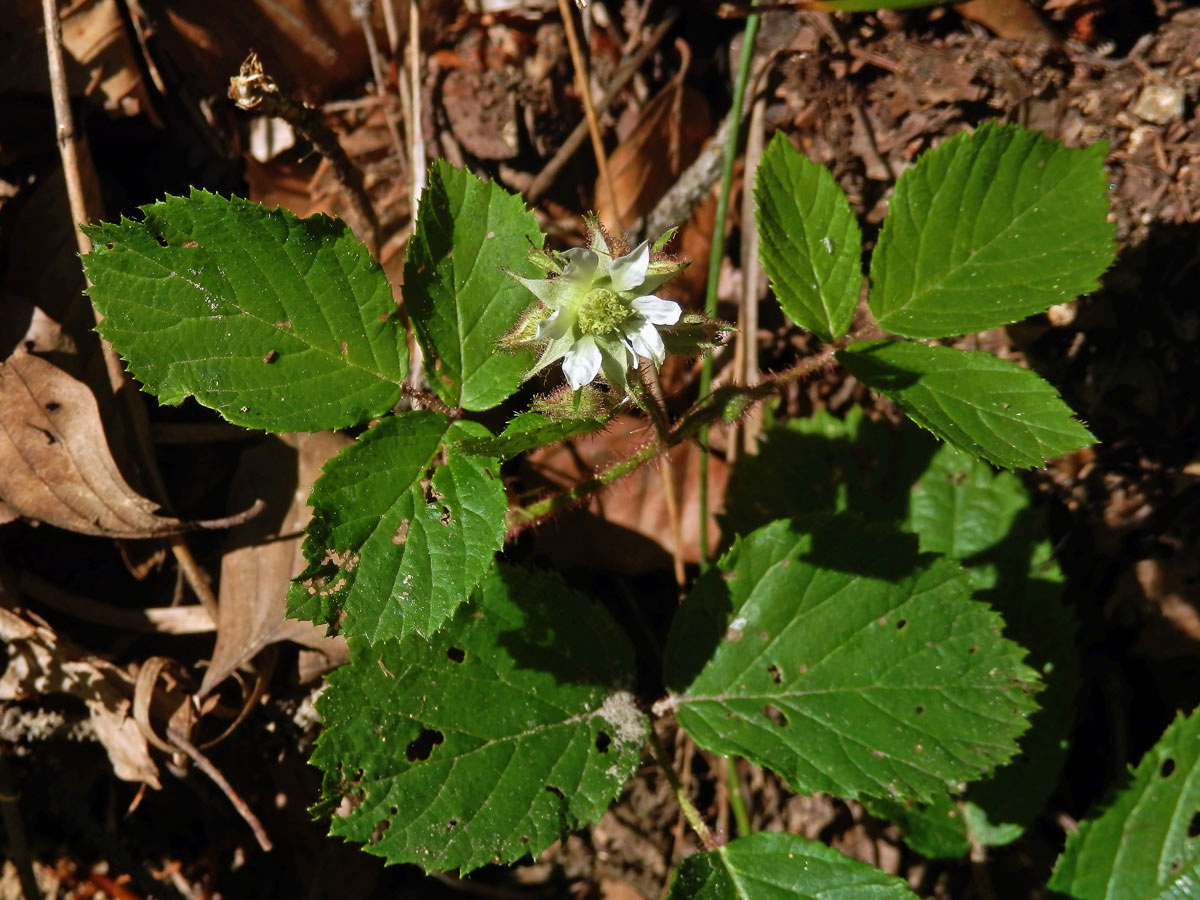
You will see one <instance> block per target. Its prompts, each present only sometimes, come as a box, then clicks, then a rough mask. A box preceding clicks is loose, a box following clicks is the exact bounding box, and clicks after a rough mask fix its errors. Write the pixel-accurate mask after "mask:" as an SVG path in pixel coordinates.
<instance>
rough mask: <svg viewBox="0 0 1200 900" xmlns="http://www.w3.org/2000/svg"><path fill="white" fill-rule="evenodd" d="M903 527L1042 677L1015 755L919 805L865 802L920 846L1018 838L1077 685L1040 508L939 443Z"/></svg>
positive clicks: (963, 847)
mask: <svg viewBox="0 0 1200 900" xmlns="http://www.w3.org/2000/svg"><path fill="white" fill-rule="evenodd" d="M908 526H909V528H911V529H912V530H913V531H914V532H916V533H917V535H918V536H919V539H920V546H921V550H922V551H932V552H935V553H944V554H946V555H948V556H950V557H951V558H953V559H957V560H958V561H959V562H960V563H962V564H963V566H964V567H965V568H966V571H967V575H968V577H969V578H970V579H971V582H972V584H974V586H975V588H976V591H977V593H976V596H977V597H979V598H980V599H985V600H987V601H988V602H990V603H991V605H992V606H993V607H994V608H995V609H996V610H997V611H998V612H1000V613H1001V615H1003V616H1004V622H1005V634H1006V635H1007V636H1008V637H1009V638H1011V639H1012V640H1014V641H1016V642H1017V643H1019V644H1020V645H1021V646H1023V647H1025V648H1026V649H1027V650H1028V651H1029V656H1028V659H1027V662H1028V663H1029V664H1030V665H1031V666H1032V667H1033V668H1035V669H1036V670H1037V671H1038V672H1039V673H1041V675H1042V680H1043V683H1044V684H1045V690H1043V691H1042V693H1041V694H1039V695H1038V702H1039V703H1040V704H1041V707H1042V708H1041V709H1039V710H1038V711H1037V712H1036V713H1034V714H1033V716H1032V717H1031V718H1030V729H1029V731H1028V732H1026V733H1025V734H1024V735H1023V736H1022V738H1021V754H1020V756H1018V757H1017V758H1016V759H1014V760H1013V761H1012V762H1010V763H1008V764H1007V765H1005V766H1003V767H1001V768H1000V769H998V770H997V771H996V773H995V774H994V775H993V776H992V777H991V778H989V779H987V780H985V781H980V782H976V783H974V784H972V785H971V786H970V787H969V788H968V789H967V791H966V792H965V794H955V795H949V794H947V795H945V796H943V797H940V798H938V799H937V800H935V801H934V802H933V803H932V804H929V805H923V804H918V803H910V804H907V805H902V804H899V803H895V802H892V801H872V802H869V803H868V805H869V807H870V809H871V811H872V812H874V813H875V814H876V815H880V816H885V817H887V818H890V819H892V821H894V822H895V823H896V824H897V825H899V826H900V828H901V831H903V832H904V839H905V841H906V842H907V843H908V844H909V845H910V846H912V847H913V848H914V849H916V850H918V851H919V852H920V853H922V854H923V855H925V856H928V857H959V858H961V857H963V856H966V854H967V852H968V851H969V849H970V848H971V846H973V845H975V846H998V845H1002V844H1007V843H1009V842H1011V841H1013V840H1015V839H1016V838H1017V837H1019V836H1020V835H1021V834H1022V833H1024V831H1025V828H1026V827H1027V826H1028V825H1029V823H1030V822H1032V821H1033V819H1034V818H1035V817H1036V816H1037V815H1038V813H1040V812H1041V810H1042V808H1043V807H1044V805H1045V802H1046V800H1047V798H1048V797H1049V795H1050V792H1051V791H1052V790H1053V789H1054V787H1055V786H1056V784H1057V781H1058V776H1059V773H1060V771H1061V770H1062V767H1063V764H1064V763H1065V762H1066V754H1067V740H1068V737H1069V735H1070V733H1071V728H1072V726H1073V724H1074V721H1075V694H1076V691H1077V690H1078V687H1079V672H1078V661H1077V658H1076V654H1075V640H1074V639H1075V623H1074V619H1073V617H1072V616H1071V613H1070V611H1069V610H1068V609H1067V608H1066V606H1064V605H1063V603H1062V599H1061V593H1062V582H1063V577H1062V573H1061V572H1060V571H1059V569H1058V566H1057V565H1055V563H1054V561H1053V559H1052V554H1051V543H1050V540H1049V537H1048V530H1047V528H1046V525H1045V522H1044V521H1043V517H1042V516H1041V515H1039V514H1037V513H1035V511H1034V510H1033V508H1032V507H1031V503H1030V498H1029V492H1028V491H1027V490H1026V489H1025V486H1024V485H1023V484H1022V483H1021V481H1020V479H1018V478H1017V477H1016V476H1015V475H1013V474H1012V473H1010V472H995V471H994V470H993V469H992V468H991V467H990V466H989V465H988V464H987V463H984V462H980V461H979V460H976V459H972V458H971V457H970V456H968V455H967V454H965V453H962V452H961V451H959V450H956V449H954V448H953V447H950V446H943V447H942V448H941V449H940V450H938V452H937V453H936V454H935V455H934V457H933V459H932V460H931V461H930V463H929V466H928V468H927V469H926V471H925V472H924V473H923V474H922V475H921V478H920V479H919V481H918V482H917V483H916V485H915V486H914V487H913V489H912V492H911V501H910V513H909V522H908Z"/></svg>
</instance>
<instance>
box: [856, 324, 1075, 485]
mask: <svg viewBox="0 0 1200 900" xmlns="http://www.w3.org/2000/svg"><path fill="white" fill-rule="evenodd" d="M837 356H838V361H839V362H841V363H842V365H843V366H845V367H846V370H847V371H848V372H850V374H851V375H853V376H854V377H855V378H857V379H858V380H859V381H861V382H862V383H863V384H865V385H866V386H867V387H869V388H871V389H872V390H874V391H878V392H879V393H881V394H883V395H885V396H887V397H890V398H891V399H892V400H894V401H895V402H896V403H897V404H899V406H900V407H901V408H902V409H903V410H904V411H905V412H906V413H907V414H908V416H909V418H911V419H912V420H913V421H914V422H916V423H917V424H918V425H920V426H921V427H922V428H926V429H928V430H929V431H932V432H933V433H934V434H935V435H936V436H937V437H939V438H941V439H942V440H944V441H946V442H947V443H949V444H953V445H954V446H955V447H958V448H959V449H960V450H964V451H966V452H967V453H969V454H971V455H972V456H977V457H979V458H980V459H986V460H987V461H988V462H991V463H993V464H995V465H997V466H1002V467H1004V468H1009V469H1013V468H1022V467H1025V468H1028V467H1033V466H1041V465H1044V464H1045V461H1046V459H1048V458H1049V457H1052V456H1058V455H1059V454H1062V453H1066V452H1068V451H1071V450H1077V449H1078V448H1080V447H1083V446H1086V445H1087V444H1089V443H1091V442H1092V435H1091V432H1089V431H1088V430H1087V429H1086V428H1085V427H1084V426H1083V425H1081V424H1080V423H1079V422H1077V421H1075V420H1074V419H1073V418H1071V408H1070V407H1069V406H1067V405H1066V404H1065V403H1063V401H1062V399H1061V398H1060V397H1059V396H1058V392H1057V391H1056V390H1055V389H1054V388H1053V387H1052V386H1051V385H1050V384H1048V383H1047V382H1046V381H1044V380H1043V379H1042V378H1041V377H1040V376H1039V375H1037V374H1036V373H1034V372H1030V371H1029V370H1028V369H1022V368H1021V367H1020V366H1018V365H1016V364H1015V363H1012V362H1009V361H1008V360H1004V359H997V358H996V357H994V356H992V355H991V354H990V353H983V352H980V351H964V350H954V349H952V348H950V347H927V346H925V345H924V344H914V343H910V342H907V341H868V342H865V343H860V344H853V345H852V346H850V347H849V348H848V349H846V350H842V351H840V352H839V353H838V355H837Z"/></svg>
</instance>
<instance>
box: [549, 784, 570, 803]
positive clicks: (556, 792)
mask: <svg viewBox="0 0 1200 900" xmlns="http://www.w3.org/2000/svg"><path fill="white" fill-rule="evenodd" d="M546 790H548V791H549V792H550V793H552V794H553V795H554V796H556V797H557V798H558V799H559V800H566V799H567V795H566V794H564V793H563V792H562V791H561V790H559V789H558V788H556V787H555V786H554V785H552V784H548V785H546Z"/></svg>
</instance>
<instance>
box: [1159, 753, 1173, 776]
mask: <svg viewBox="0 0 1200 900" xmlns="http://www.w3.org/2000/svg"><path fill="white" fill-rule="evenodd" d="M1174 771H1175V760H1173V759H1171V757H1169V756H1168V757H1167V758H1166V759H1164V760H1163V761H1162V765H1161V766H1159V767H1158V774H1159V775H1161V776H1162V777H1163V778H1170V777H1171V774H1172V773H1173V772H1174Z"/></svg>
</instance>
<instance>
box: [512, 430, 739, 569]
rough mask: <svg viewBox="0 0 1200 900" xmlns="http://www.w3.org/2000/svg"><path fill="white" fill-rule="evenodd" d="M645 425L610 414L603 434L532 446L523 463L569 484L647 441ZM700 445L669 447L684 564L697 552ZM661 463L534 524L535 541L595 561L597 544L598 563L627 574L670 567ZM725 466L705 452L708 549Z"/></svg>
mask: <svg viewBox="0 0 1200 900" xmlns="http://www.w3.org/2000/svg"><path fill="white" fill-rule="evenodd" d="M650 438H651V433H650V427H649V425H648V424H647V423H646V422H645V421H644V420H642V419H637V418H634V417H633V416H618V417H617V418H615V419H614V420H613V422H612V426H611V427H610V428H609V429H608V430H606V431H605V432H603V433H600V434H595V435H591V436H589V437H587V438H584V439H582V440H579V441H576V442H574V443H573V444H572V446H569V447H568V446H566V445H557V446H552V447H546V448H543V449H541V450H537V451H534V452H533V453H531V454H530V455H529V464H530V465H531V466H533V468H534V469H535V470H536V471H537V473H538V474H539V475H540V476H542V478H544V479H545V480H546V481H549V482H550V483H551V484H554V485H556V486H557V487H560V488H561V487H569V486H572V485H575V484H578V483H579V482H581V481H584V480H586V479H587V478H588V477H590V476H591V475H592V474H593V472H595V470H597V469H599V468H603V467H605V466H607V465H611V464H612V463H614V462H617V461H618V460H620V459H624V458H625V457H627V456H629V455H630V454H631V453H633V451H634V450H636V449H637V448H638V447H640V446H641V445H642V444H644V443H645V442H646V441H648V440H650ZM701 452H703V451H701V450H700V448H699V447H698V446H697V445H696V444H694V443H691V442H688V443H685V444H681V445H679V446H678V447H675V448H674V449H673V450H672V451H671V453H670V460H671V477H672V479H673V481H674V484H675V495H676V497H678V500H679V510H680V520H681V535H680V537H681V543H682V545H683V551H682V552H683V559H684V561H685V562H698V561H699V558H700V552H699V551H700V526H699V523H700V519H699V510H700V506H699V496H700V478H699V467H700V453H701ZM665 471H666V469H664V467H663V466H662V465H661V464H655V463H651V464H650V465H645V466H642V467H641V468H639V469H637V470H636V471H635V472H634V473H633V474H631V475H629V476H627V477H625V478H623V479H621V480H620V481H618V482H617V483H616V484H614V485H613V486H612V487H610V488H608V489H607V490H605V491H603V492H602V493H600V494H599V495H597V496H594V497H592V499H591V500H590V501H589V502H588V504H587V506H586V507H585V508H584V509H581V510H572V511H569V512H567V513H565V514H563V515H562V516H560V517H558V518H556V519H554V520H553V521H551V522H548V523H546V524H545V525H544V526H542V527H541V529H540V532H539V536H538V543H539V546H540V547H541V548H542V549H543V550H544V551H545V552H546V553H548V554H549V555H550V556H552V557H553V558H554V560H555V562H557V563H559V564H562V565H568V566H569V565H585V566H591V565H595V564H596V547H604V548H605V549H604V563H605V565H610V566H612V567H613V568H615V569H617V570H619V571H621V572H625V573H629V574H635V573H639V572H645V571H649V570H651V569H661V568H670V565H671V551H672V547H673V540H672V537H671V517H670V515H669V513H668V511H667V503H666V497H665V494H664V491H663V475H664V472H665ZM727 480H728V473H727V471H726V467H725V464H724V463H723V462H722V461H721V460H720V459H718V458H716V457H710V458H709V465H708V497H709V522H708V535H709V553H710V555H711V554H712V552H713V551H715V550H716V549H717V544H718V540H719V536H720V532H719V530H718V528H717V523H716V519H715V518H714V513H715V511H716V507H717V505H718V504H719V503H720V500H721V498H722V497H723V496H724V492H725V484H726V481H727Z"/></svg>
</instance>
